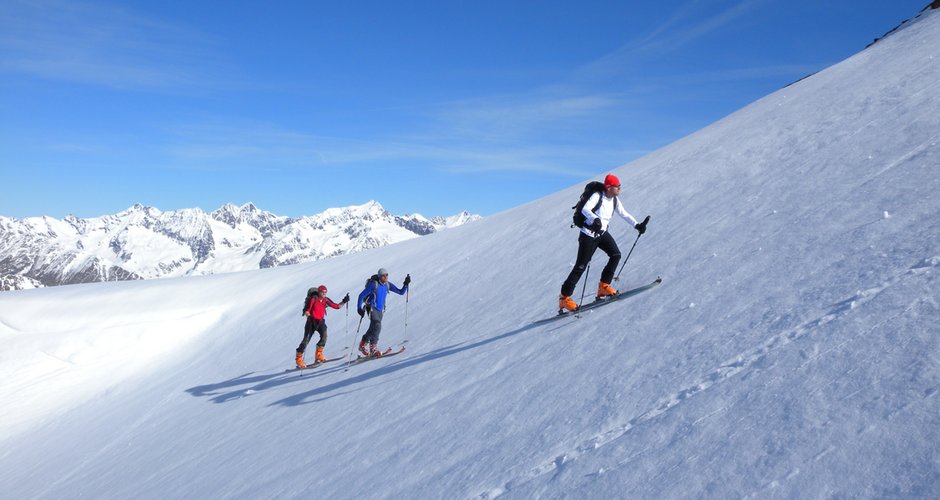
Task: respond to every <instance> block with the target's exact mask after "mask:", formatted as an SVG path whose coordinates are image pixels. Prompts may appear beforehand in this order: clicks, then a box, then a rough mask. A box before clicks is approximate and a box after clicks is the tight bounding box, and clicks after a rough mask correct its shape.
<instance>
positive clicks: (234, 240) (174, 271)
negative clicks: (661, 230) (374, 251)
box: [0, 201, 480, 290]
mask: <svg viewBox="0 0 940 500" xmlns="http://www.w3.org/2000/svg"><path fill="white" fill-rule="evenodd" d="M479 218H480V217H479V216H477V215H473V214H470V213H468V212H462V213H460V214H457V215H454V216H452V217H447V218H444V217H435V218H433V219H427V218H425V217H423V216H421V215H419V214H415V215H405V216H396V215H393V214H391V213H389V212H388V211H386V210H385V209H384V208H383V207H382V205H380V204H379V203H378V202H376V201H370V202H368V203H366V204H364V205H359V206H351V207H345V208H332V209H329V210H326V211H325V212H322V213H320V214H317V215H313V216H307V217H300V218H296V219H292V218H288V217H282V216H278V215H274V214H272V213H270V212H266V211H264V210H261V209H259V208H257V207H256V206H254V205H253V204H251V203H248V204H246V205H243V206H241V207H239V206H235V205H232V204H227V205H224V206H222V207H221V208H219V209H218V210H216V211H214V212H210V213H206V212H204V211H202V210H200V209H198V208H194V209H184V210H176V211H169V212H161V211H160V210H158V209H156V208H153V207H147V206H143V205H140V204H137V205H134V206H133V207H131V208H129V209H127V210H125V211H123V212H120V213H118V214H116V215H108V216H104V217H96V218H88V219H82V218H78V217H74V216H68V217H66V218H65V219H64V220H59V219H54V218H51V217H33V218H26V219H23V220H17V219H12V218H7V217H0V290H16V289H24V288H37V287H42V286H52V285H64V284H74V283H90V282H99V281H122V280H136V279H150V278H163V277H177V276H188V275H204V274H215V273H222V272H233V271H246V270H250V269H263V268H269V267H277V266H283V265H287V264H296V263H299V262H307V261H311V260H318V259H323V258H327V257H335V256H337V255H343V254H346V253H350V252H358V251H361V250H366V249H370V248H378V247H381V246H385V245H389V244H392V243H397V242H400V241H405V240H408V239H411V238H416V237H418V236H424V235H428V234H431V233H434V232H437V231H441V230H443V229H447V228H452V227H456V226H459V225H462V224H465V223H467V222H471V221H474V220H477V219H479Z"/></svg>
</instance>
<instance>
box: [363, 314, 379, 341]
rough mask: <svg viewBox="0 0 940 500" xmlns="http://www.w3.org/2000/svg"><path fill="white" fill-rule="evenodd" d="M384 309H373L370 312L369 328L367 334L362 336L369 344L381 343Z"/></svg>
mask: <svg viewBox="0 0 940 500" xmlns="http://www.w3.org/2000/svg"><path fill="white" fill-rule="evenodd" d="M382 316H383V314H382V311H378V310H376V309H372V311H371V312H370V313H369V329H368V330H366V334H365V335H363V336H362V340H363V341H364V342H368V343H369V344H378V343H379V334H380V333H382Z"/></svg>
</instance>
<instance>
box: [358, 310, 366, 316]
mask: <svg viewBox="0 0 940 500" xmlns="http://www.w3.org/2000/svg"><path fill="white" fill-rule="evenodd" d="M356 312H357V313H359V317H360V318H361V317H363V316H365V315H366V310H365V309H356Z"/></svg>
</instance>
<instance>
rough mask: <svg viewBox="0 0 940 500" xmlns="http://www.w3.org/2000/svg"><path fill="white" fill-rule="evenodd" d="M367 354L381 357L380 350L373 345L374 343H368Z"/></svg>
mask: <svg viewBox="0 0 940 500" xmlns="http://www.w3.org/2000/svg"><path fill="white" fill-rule="evenodd" d="M369 356H372V357H373V358H381V357H382V351H380V350H379V348H378V347H376V346H375V344H369Z"/></svg>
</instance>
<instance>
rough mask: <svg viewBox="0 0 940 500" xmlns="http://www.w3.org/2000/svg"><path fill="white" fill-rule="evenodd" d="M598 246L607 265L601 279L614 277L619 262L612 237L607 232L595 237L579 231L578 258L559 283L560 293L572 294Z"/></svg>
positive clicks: (617, 251) (606, 281) (566, 295)
mask: <svg viewBox="0 0 940 500" xmlns="http://www.w3.org/2000/svg"><path fill="white" fill-rule="evenodd" d="M598 248H600V249H601V250H603V251H604V253H606V254H607V257H608V260H607V266H605V267H604V271H603V272H601V281H603V282H604V283H610V282H611V280H613V279H614V271H616V270H617V264H619V263H620V248H619V247H618V246H617V242H616V241H615V240H614V237H613V236H611V235H610V233H609V232H605V233H604V234H602V235H600V236H599V237H597V238H592V237H590V236H588V235H586V234H584V233H580V236H578V260H577V261H575V264H574V268H573V269H572V270H571V273H570V274H568V279H566V280H565V282H564V283H563V284H562V285H561V294H562V295H564V296H565V297H570V296H571V295H573V294H574V289H575V287H577V286H578V281H580V280H581V275H582V274H584V270H585V269H586V268H587V265H588V264H589V263H590V262H591V257H593V256H594V252H595V251H596V250H597V249H598Z"/></svg>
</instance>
